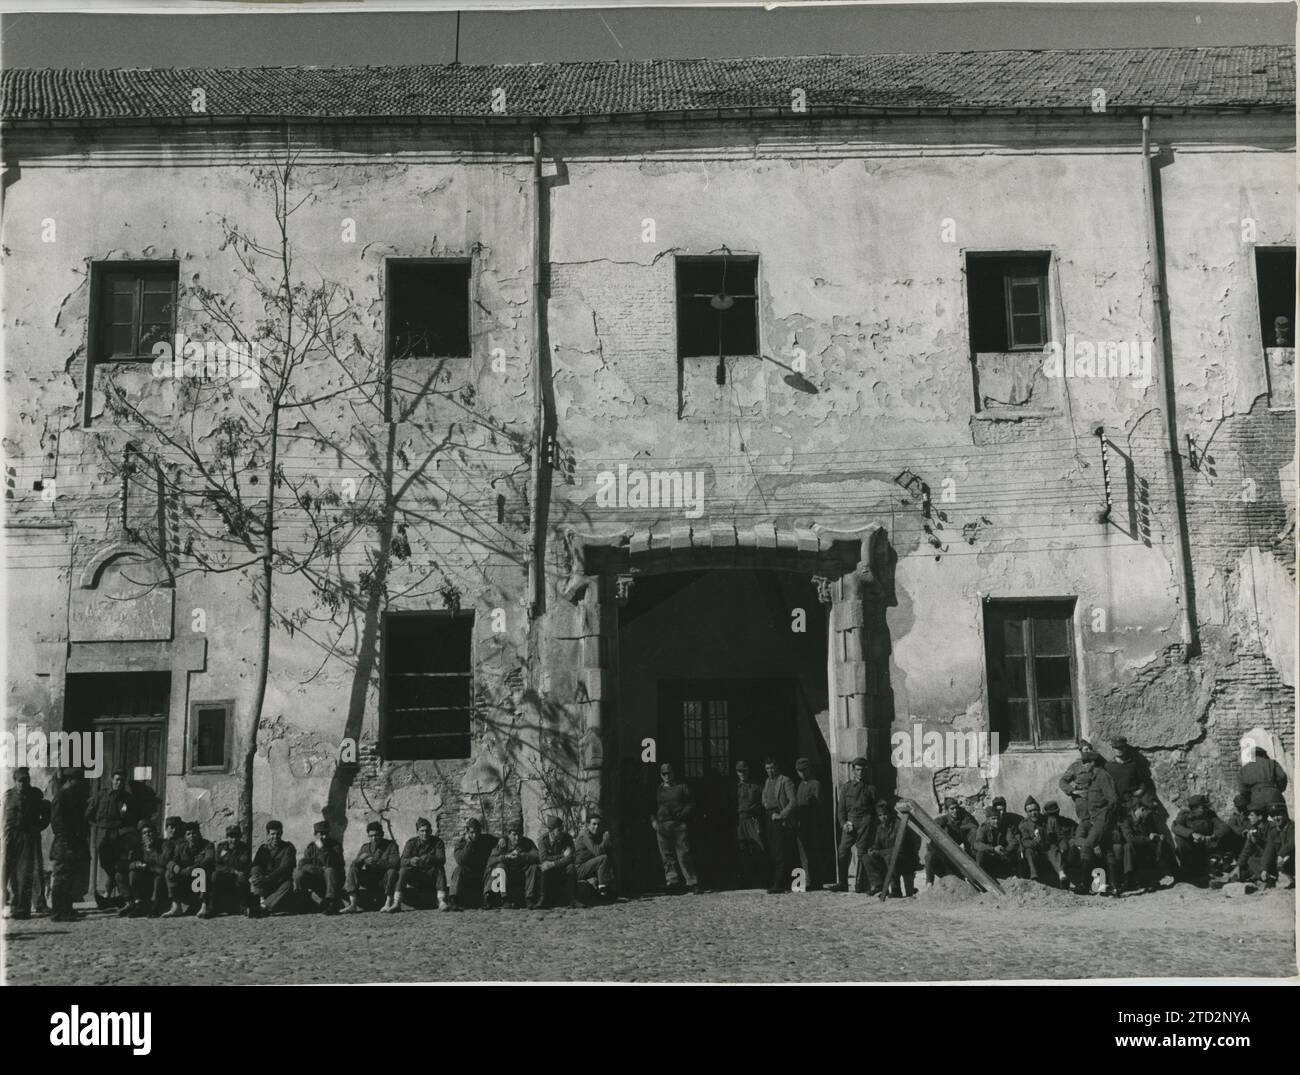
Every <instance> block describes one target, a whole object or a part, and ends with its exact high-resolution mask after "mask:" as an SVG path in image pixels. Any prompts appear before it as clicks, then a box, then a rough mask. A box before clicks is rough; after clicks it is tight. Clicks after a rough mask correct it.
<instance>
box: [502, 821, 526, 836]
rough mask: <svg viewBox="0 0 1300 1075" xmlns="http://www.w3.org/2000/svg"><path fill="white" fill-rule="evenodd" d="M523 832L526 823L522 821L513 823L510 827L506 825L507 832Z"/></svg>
mask: <svg viewBox="0 0 1300 1075" xmlns="http://www.w3.org/2000/svg"><path fill="white" fill-rule="evenodd" d="M523 831H524V823H523V822H522V821H511V822H510V823H509V824H508V825H506V832H518V833H522V832H523Z"/></svg>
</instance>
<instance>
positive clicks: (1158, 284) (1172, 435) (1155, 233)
mask: <svg viewBox="0 0 1300 1075" xmlns="http://www.w3.org/2000/svg"><path fill="white" fill-rule="evenodd" d="M1154 167H1155V161H1153V160H1152V159H1151V116H1150V114H1149V113H1148V114H1147V115H1144V116H1143V117H1142V193H1143V196H1144V198H1145V201H1146V217H1147V242H1148V244H1149V246H1150V249H1151V293H1152V296H1153V305H1154V307H1155V349H1156V351H1157V352H1158V353H1159V355H1160V379H1161V381H1162V382H1163V384H1162V386H1161V387H1162V389H1163V392H1164V404H1163V406H1162V407H1161V408H1160V409H1161V414H1162V416H1163V425H1164V431H1165V437H1166V438H1167V440H1168V444H1167V446H1166V447H1165V453H1164V454H1165V467H1166V470H1167V471H1168V477H1169V486H1170V491H1171V493H1172V495H1173V498H1174V522H1175V524H1176V525H1177V529H1178V534H1177V540H1176V541H1175V542H1174V559H1175V565H1174V566H1175V570H1176V571H1177V574H1178V590H1179V597H1180V598H1181V600H1180V604H1181V606H1182V616H1181V620H1182V624H1181V632H1182V640H1183V647H1184V648H1183V660H1184V661H1185V660H1187V659H1188V658H1189V657H1191V656H1193V655H1194V654H1195V653H1196V652H1197V650H1198V648H1199V644H1198V641H1197V635H1196V621H1195V612H1194V609H1195V605H1194V604H1193V594H1192V578H1191V568H1190V564H1191V549H1190V547H1189V544H1188V538H1187V510H1186V504H1185V502H1184V497H1183V478H1182V459H1181V456H1180V453H1179V448H1178V412H1177V410H1176V404H1177V399H1176V395H1175V389H1174V357H1173V354H1172V352H1171V350H1170V347H1169V338H1168V335H1167V334H1166V333H1165V330H1164V325H1165V320H1166V318H1167V316H1168V309H1167V306H1166V302H1165V286H1164V267H1163V264H1162V262H1161V257H1160V231H1159V227H1158V221H1157V213H1158V210H1157V208H1156V197H1155V180H1154V178H1153V176H1152V169H1153V168H1154Z"/></svg>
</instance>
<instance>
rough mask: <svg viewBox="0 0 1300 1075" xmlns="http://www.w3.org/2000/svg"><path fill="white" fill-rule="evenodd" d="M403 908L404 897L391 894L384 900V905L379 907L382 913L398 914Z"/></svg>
mask: <svg viewBox="0 0 1300 1075" xmlns="http://www.w3.org/2000/svg"><path fill="white" fill-rule="evenodd" d="M401 910H402V898H401V897H400V896H396V895H394V896H389V897H388V899H387V900H385V901H384V905H383V906H382V907H381V908H379V913H380V914H397V913H398V912H399V911H401Z"/></svg>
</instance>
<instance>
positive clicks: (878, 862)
mask: <svg viewBox="0 0 1300 1075" xmlns="http://www.w3.org/2000/svg"><path fill="white" fill-rule="evenodd" d="M899 825H903V826H906V825H907V819H906V818H902V817H899V816H898V813H897V812H896V811H895V810H894V806H893V804H892V803H891V802H890V801H889V800H888V799H879V800H877V802H876V832H875V835H874V836H873V837H872V840H871V846H870V847H869V848H868V849H867V861H866V871H867V884H868V886H869V887H868V889H867V891H868V894H870V895H873V896H874V895H880V894H883V895H885V896H897V895H902V896H913V895H915V894H916V886H915V883H914V880H913V875H914V874H915V873H916V871H917V868H918V867H919V866H920V862H919V861H918V857H917V852H918V851H919V850H920V839H919V838H918V837H917V836H916V834H915V833H912V832H909V833H908V834H907V835H906V836H904V837H903V844H902V846H901V847H899V849H898V858H897V860H896V861H895V863H894V879H893V880H892V881H891V882H890V885H889V887H890V891H889V892H885V877H886V876H887V875H888V873H889V860H890V859H891V858H893V855H894V844H895V843H897V841H898V826H899ZM900 885H901V889H902V891H901V892H900Z"/></svg>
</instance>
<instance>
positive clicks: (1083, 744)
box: [1079, 739, 1092, 751]
mask: <svg viewBox="0 0 1300 1075" xmlns="http://www.w3.org/2000/svg"><path fill="white" fill-rule="evenodd" d="M1079 749H1080V750H1083V751H1088V750H1091V749H1092V743H1091V742H1090V741H1089V740H1087V739H1080V740H1079Z"/></svg>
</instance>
